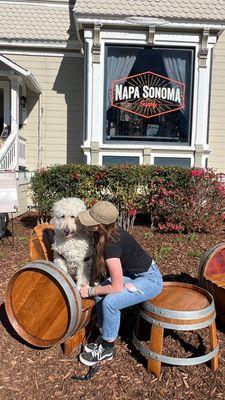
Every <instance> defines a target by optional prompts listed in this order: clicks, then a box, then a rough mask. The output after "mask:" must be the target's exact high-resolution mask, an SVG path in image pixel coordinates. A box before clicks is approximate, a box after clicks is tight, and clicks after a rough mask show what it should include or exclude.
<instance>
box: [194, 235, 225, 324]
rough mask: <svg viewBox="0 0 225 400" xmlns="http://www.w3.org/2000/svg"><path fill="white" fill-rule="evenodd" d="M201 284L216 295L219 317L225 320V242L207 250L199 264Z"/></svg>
mask: <svg viewBox="0 0 225 400" xmlns="http://www.w3.org/2000/svg"><path fill="white" fill-rule="evenodd" d="M199 280H200V283H201V286H202V287H204V288H205V289H206V290H208V291H209V292H210V293H211V295H212V296H213V297H214V301H215V306H216V311H217V317H218V318H219V319H220V320H221V322H223V323H224V322H225V243H219V244H216V245H215V246H213V247H212V248H210V249H209V250H207V251H206V252H205V253H204V254H203V256H202V258H201V260H200V265H199Z"/></svg>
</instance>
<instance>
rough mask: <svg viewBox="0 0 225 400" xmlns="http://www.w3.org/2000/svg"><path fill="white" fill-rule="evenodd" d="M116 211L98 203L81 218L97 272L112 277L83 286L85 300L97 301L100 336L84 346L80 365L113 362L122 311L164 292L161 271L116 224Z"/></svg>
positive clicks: (82, 213)
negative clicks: (91, 243)
mask: <svg viewBox="0 0 225 400" xmlns="http://www.w3.org/2000/svg"><path fill="white" fill-rule="evenodd" d="M118 214H119V213H118V210H117V208H116V207H115V206H114V205H113V204H112V203H110V202H108V201H99V202H97V203H96V204H95V205H94V206H93V207H91V208H90V209H89V210H87V211H83V212H81V213H80V214H79V215H78V217H79V219H80V222H81V223H82V224H83V225H86V226H89V227H90V230H91V231H92V232H93V237H94V244H95V248H96V255H97V271H98V273H99V274H101V275H103V276H105V277H106V276H109V277H108V278H107V279H105V280H104V281H103V282H101V283H100V284H99V285H97V286H94V287H90V286H88V285H85V286H83V287H82V288H81V289H80V294H81V297H82V298H87V297H95V301H96V313H97V323H98V326H99V330H100V332H101V335H100V336H99V337H98V339H97V341H96V343H90V344H87V345H85V346H84V351H83V353H81V354H80V361H81V362H82V363H83V364H85V365H89V366H91V365H94V364H96V363H97V362H99V361H103V360H111V359H112V358H113V356H114V355H115V349H114V342H115V340H116V338H117V335H118V332H119V327H120V314H121V313H120V310H122V309H123V308H125V307H130V306H133V305H135V304H138V303H141V302H143V301H146V300H149V299H151V298H153V297H155V296H157V295H158V294H159V293H160V292H161V291H162V288H163V281H162V276H161V273H160V272H159V269H158V267H157V265H156V263H155V262H154V260H153V259H152V257H151V256H150V255H149V254H147V253H146V252H145V250H144V249H143V248H142V247H141V246H140V244H139V243H138V242H137V241H136V240H135V239H134V238H133V237H132V236H131V235H130V234H129V233H128V232H126V231H125V230H124V229H122V228H121V227H119V226H118V225H117V223H116V220H117V217H118Z"/></svg>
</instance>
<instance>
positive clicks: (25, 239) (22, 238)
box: [18, 236, 28, 242]
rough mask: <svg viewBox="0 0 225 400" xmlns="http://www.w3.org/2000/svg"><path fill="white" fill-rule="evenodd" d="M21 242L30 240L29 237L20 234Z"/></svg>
mask: <svg viewBox="0 0 225 400" xmlns="http://www.w3.org/2000/svg"><path fill="white" fill-rule="evenodd" d="M18 239H19V240H20V241H21V242H26V241H27V240H28V238H27V237H26V236H20V237H19V238H18Z"/></svg>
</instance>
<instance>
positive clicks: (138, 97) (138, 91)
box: [111, 71, 185, 118]
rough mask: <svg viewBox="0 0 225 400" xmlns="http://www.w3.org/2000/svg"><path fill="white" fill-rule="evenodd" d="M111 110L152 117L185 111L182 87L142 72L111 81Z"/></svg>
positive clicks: (165, 78)
mask: <svg viewBox="0 0 225 400" xmlns="http://www.w3.org/2000/svg"><path fill="white" fill-rule="evenodd" d="M111 101H112V107H115V108H119V109H121V110H124V111H127V112H130V113H132V114H136V115H139V116H141V117H144V118H153V117H156V116H157V115H162V114H168V113H171V112H174V111H177V110H181V109H184V108H185V84H184V83H182V82H179V81H176V80H174V79H171V78H168V77H166V76H163V75H158V74H155V73H154V72H151V71H146V72H144V73H141V74H137V75H132V76H128V77H125V78H121V79H118V80H115V81H113V82H112V99H111Z"/></svg>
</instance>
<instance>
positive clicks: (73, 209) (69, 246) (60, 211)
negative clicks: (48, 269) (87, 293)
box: [51, 197, 93, 288]
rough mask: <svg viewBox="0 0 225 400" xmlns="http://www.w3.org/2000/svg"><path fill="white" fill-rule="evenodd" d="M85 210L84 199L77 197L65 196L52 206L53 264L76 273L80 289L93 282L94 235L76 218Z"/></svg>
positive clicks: (71, 273)
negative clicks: (91, 279)
mask: <svg viewBox="0 0 225 400" xmlns="http://www.w3.org/2000/svg"><path fill="white" fill-rule="evenodd" d="M85 210H86V206H85V204H84V202H83V201H82V200H81V199H79V198H77V197H73V198H72V197H68V198H63V199H62V200H59V201H57V202H55V203H54V204H53V207H52V217H53V218H52V220H51V223H52V224H53V225H54V227H55V237H54V243H53V246H52V248H53V250H54V263H55V265H56V266H57V267H58V268H62V269H63V270H65V271H67V272H68V273H69V274H70V275H75V277H76V281H77V286H78V288H80V287H81V286H82V284H84V283H88V284H89V283H90V278H91V267H92V253H93V245H92V241H91V234H90V232H89V230H88V228H87V227H85V226H83V225H82V224H81V223H80V221H79V219H78V217H77V215H78V214H79V213H80V212H81V211H85Z"/></svg>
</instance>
